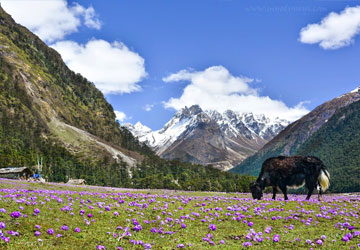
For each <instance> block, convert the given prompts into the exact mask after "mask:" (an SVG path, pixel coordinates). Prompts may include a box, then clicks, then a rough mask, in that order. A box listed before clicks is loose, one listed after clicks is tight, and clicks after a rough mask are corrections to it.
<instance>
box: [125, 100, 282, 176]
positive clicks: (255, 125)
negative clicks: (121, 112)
mask: <svg viewBox="0 0 360 250" xmlns="http://www.w3.org/2000/svg"><path fill="white" fill-rule="evenodd" d="M288 124H289V122H288V121H286V120H283V119H279V118H269V117H265V116H264V115H257V114H252V113H237V112H234V111H231V110H227V111H225V112H223V113H219V112H217V111H215V110H202V109H201V107H200V106H198V105H193V106H191V107H189V108H188V107H185V108H183V109H181V110H179V111H178V112H177V113H176V114H175V115H174V117H173V118H172V119H170V120H169V121H168V122H167V123H166V124H165V126H164V127H163V128H162V129H160V130H157V131H152V130H151V129H150V128H148V127H146V126H144V125H142V124H141V123H140V122H138V123H136V124H135V125H132V124H129V123H128V124H124V125H123V126H124V127H126V128H127V129H129V130H130V131H131V132H132V133H133V135H134V136H135V137H137V138H138V139H139V141H140V142H144V143H145V144H146V145H148V146H149V147H151V148H152V149H153V150H154V151H155V152H156V153H157V154H158V155H160V156H161V157H163V158H165V159H180V160H182V161H186V162H192V163H196V164H202V165H213V166H214V167H216V168H219V169H221V170H228V169H231V168H232V167H233V166H234V165H236V164H238V163H239V162H241V161H242V160H244V159H245V158H246V157H248V156H250V155H252V154H254V153H255V152H257V151H258V150H259V149H260V148H261V147H262V146H263V145H265V144H266V143H267V142H268V141H269V140H271V139H272V138H273V137H274V136H275V135H277V134H278V133H279V132H280V131H281V130H282V129H284V128H285V127H286V126H287V125H288Z"/></svg>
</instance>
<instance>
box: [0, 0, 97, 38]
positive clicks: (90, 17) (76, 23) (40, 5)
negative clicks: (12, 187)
mask: <svg viewBox="0 0 360 250" xmlns="http://www.w3.org/2000/svg"><path fill="white" fill-rule="evenodd" d="M0 2H1V6H2V7H3V8H4V9H5V11H6V12H8V13H9V14H10V15H11V16H12V17H13V18H14V19H15V21H16V22H18V23H20V24H22V25H24V26H25V27H27V28H28V29H30V30H31V31H32V32H34V33H35V34H36V35H38V36H39V37H40V38H41V39H42V40H44V41H46V42H49V43H51V42H54V41H56V40H60V39H63V38H64V37H65V36H66V35H68V34H71V33H73V32H77V31H78V28H79V27H80V26H81V23H82V19H83V20H84V24H85V25H86V26H87V27H89V28H95V29H100V27H101V23H100V21H99V19H98V18H97V15H96V13H95V10H94V8H93V7H91V6H90V7H89V8H85V7H83V6H81V5H80V4H78V3H73V5H72V6H69V5H68V4H67V1H66V0H52V1H44V0H32V1H27V0H1V1H0Z"/></svg>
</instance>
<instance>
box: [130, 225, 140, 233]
mask: <svg viewBox="0 0 360 250" xmlns="http://www.w3.org/2000/svg"><path fill="white" fill-rule="evenodd" d="M132 230H133V231H136V232H139V231H141V230H142V226H141V225H136V226H134V227H133V228H132Z"/></svg>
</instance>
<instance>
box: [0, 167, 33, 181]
mask: <svg viewBox="0 0 360 250" xmlns="http://www.w3.org/2000/svg"><path fill="white" fill-rule="evenodd" d="M32 175H33V173H32V171H31V170H30V169H29V168H28V167H18V168H0V178H7V179H21V180H27V179H29V178H30V177H31V176H32Z"/></svg>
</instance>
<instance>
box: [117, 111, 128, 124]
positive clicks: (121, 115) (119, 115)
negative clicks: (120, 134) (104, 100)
mask: <svg viewBox="0 0 360 250" xmlns="http://www.w3.org/2000/svg"><path fill="white" fill-rule="evenodd" d="M114 113H115V115H116V117H115V120H117V121H119V122H122V121H124V120H125V119H127V116H126V114H125V113H124V112H121V111H117V110H115V111H114Z"/></svg>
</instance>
